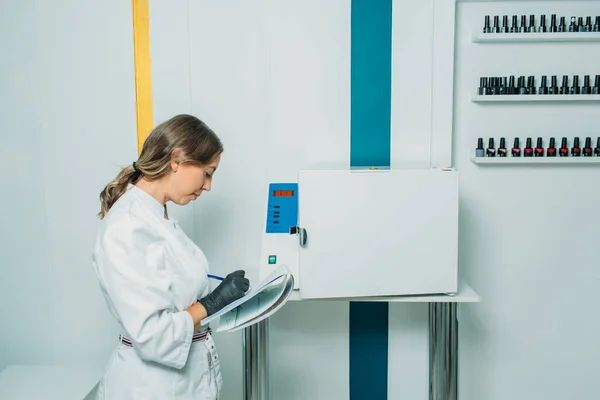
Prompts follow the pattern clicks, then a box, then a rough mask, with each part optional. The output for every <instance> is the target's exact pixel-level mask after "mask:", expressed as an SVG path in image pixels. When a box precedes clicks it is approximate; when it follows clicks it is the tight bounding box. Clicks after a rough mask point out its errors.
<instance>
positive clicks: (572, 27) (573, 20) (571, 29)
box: [569, 17, 577, 32]
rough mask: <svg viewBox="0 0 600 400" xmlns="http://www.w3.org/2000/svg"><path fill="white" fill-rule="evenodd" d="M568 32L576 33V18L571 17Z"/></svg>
mask: <svg viewBox="0 0 600 400" xmlns="http://www.w3.org/2000/svg"><path fill="white" fill-rule="evenodd" d="M569 32H577V17H571V24H570V25H569Z"/></svg>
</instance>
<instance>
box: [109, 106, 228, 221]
mask: <svg viewBox="0 0 600 400" xmlns="http://www.w3.org/2000/svg"><path fill="white" fill-rule="evenodd" d="M177 151H179V152H181V153H182V154H181V156H182V157H179V158H178V159H177V161H179V162H194V163H197V164H200V165H207V164H209V163H210V162H211V161H212V160H213V159H214V158H215V157H216V156H217V155H219V154H220V153H221V152H222V151H223V145H222V143H221V140H220V139H219V137H218V136H217V135H216V134H215V133H214V132H213V131H212V130H211V129H210V128H209V127H208V126H207V125H206V124H205V123H204V122H202V121H201V120H199V119H198V118H196V117H194V116H191V115H186V114H181V115H176V116H174V117H173V118H171V119H169V120H167V121H165V122H163V123H161V124H160V125H158V126H157V127H156V128H154V129H153V130H152V132H151V133H150V135H149V136H148V138H147V139H146V141H145V142H144V145H143V147H142V152H141V154H140V156H139V158H138V160H137V161H136V162H134V163H133V164H132V165H130V166H128V167H125V168H123V169H122V170H121V172H120V173H119V174H118V175H117V177H116V178H115V179H114V180H113V181H112V182H110V183H109V184H108V185H106V187H105V188H104V190H102V192H100V202H101V209H100V212H99V213H98V216H99V217H100V219H102V218H104V217H105V216H106V214H107V213H108V210H110V208H111V207H112V205H113V204H115V202H116V201H117V200H118V199H119V197H121V196H122V195H123V194H124V193H125V191H126V190H127V186H128V185H129V184H130V183H134V182H135V181H137V180H138V179H139V178H140V177H142V176H143V177H144V178H146V179H149V180H154V179H158V178H160V177H162V176H164V175H166V173H167V172H168V171H169V165H170V163H171V161H172V157H173V155H174V153H175V152H177Z"/></svg>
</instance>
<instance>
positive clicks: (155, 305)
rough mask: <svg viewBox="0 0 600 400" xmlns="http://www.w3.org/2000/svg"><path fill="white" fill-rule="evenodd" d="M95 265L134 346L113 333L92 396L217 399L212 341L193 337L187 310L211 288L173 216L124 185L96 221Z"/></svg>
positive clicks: (203, 264) (198, 254)
mask: <svg viewBox="0 0 600 400" xmlns="http://www.w3.org/2000/svg"><path fill="white" fill-rule="evenodd" d="M93 265H94V268H95V270H96V274H97V276H98V280H99V283H100V287H101V290H102V293H103V295H104V297H105V299H106V302H107V304H108V307H109V309H110V311H111V313H112V314H113V315H114V317H115V318H116V320H117V321H118V322H119V325H120V327H121V329H122V335H124V336H126V337H127V338H129V339H131V342H132V344H133V347H128V346H125V345H123V344H121V342H120V341H119V339H118V338H115V341H116V342H117V343H118V344H117V348H116V350H115V352H114V353H113V354H112V357H111V358H110V360H109V363H108V366H107V369H106V372H105V374H104V377H103V378H102V381H101V382H100V385H99V388H98V394H97V399H99V400H100V399H102V400H104V399H106V400H121V399H122V400H137V399H140V400H141V399H143V400H154V399H156V400H170V399H173V400H180V399H181V400H183V399H190V400H191V399H194V400H216V399H218V397H219V392H220V390H221V386H222V377H221V371H220V361H219V357H218V355H217V351H216V349H215V343H214V341H213V339H212V337H211V336H210V334H209V335H208V338H207V340H205V341H200V342H194V343H192V335H193V330H194V326H193V320H192V318H191V316H190V315H189V314H188V313H187V312H186V311H185V309H186V308H188V307H189V306H190V305H192V304H193V303H194V302H196V299H199V298H202V297H204V296H206V295H207V294H208V293H209V292H210V288H209V283H208V277H207V274H208V272H209V266H208V261H207V260H206V257H205V256H204V254H203V253H202V251H201V250H200V249H199V248H198V247H197V246H196V245H195V244H194V243H193V242H192V241H191V240H190V239H189V238H188V237H187V236H186V235H185V233H184V232H183V231H182V230H181V228H180V227H179V226H178V225H177V222H176V221H174V220H172V219H171V220H167V219H165V218H164V208H163V206H162V205H161V204H160V203H159V202H158V201H156V200H155V199H154V198H153V197H151V196H150V195H149V194H147V193H146V192H144V191H143V190H141V189H139V188H137V187H135V186H133V185H129V187H128V189H127V191H126V192H125V194H124V195H123V196H121V198H120V199H119V200H118V201H117V202H116V203H115V204H114V205H113V207H112V208H111V210H110V212H109V213H108V214H107V215H106V217H105V218H104V219H103V220H102V222H101V225H100V228H99V232H98V236H97V239H96V244H95V249H94V254H93ZM204 329H206V328H205V327H203V328H201V330H204Z"/></svg>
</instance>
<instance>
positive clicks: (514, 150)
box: [511, 137, 600, 157]
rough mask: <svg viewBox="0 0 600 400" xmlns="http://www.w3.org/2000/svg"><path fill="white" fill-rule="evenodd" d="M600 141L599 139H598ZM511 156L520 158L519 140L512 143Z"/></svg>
mask: <svg viewBox="0 0 600 400" xmlns="http://www.w3.org/2000/svg"><path fill="white" fill-rule="evenodd" d="M599 140H600V138H599ZM511 152H512V156H513V157H521V147H519V138H518V137H516V138H515V140H514V142H513V147H512V150H511Z"/></svg>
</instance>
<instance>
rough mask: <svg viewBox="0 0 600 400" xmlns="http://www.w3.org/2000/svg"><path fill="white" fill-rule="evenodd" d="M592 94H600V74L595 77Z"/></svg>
mask: <svg viewBox="0 0 600 400" xmlns="http://www.w3.org/2000/svg"><path fill="white" fill-rule="evenodd" d="M592 94H600V75H596V78H595V79H594V87H593V88H592Z"/></svg>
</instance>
